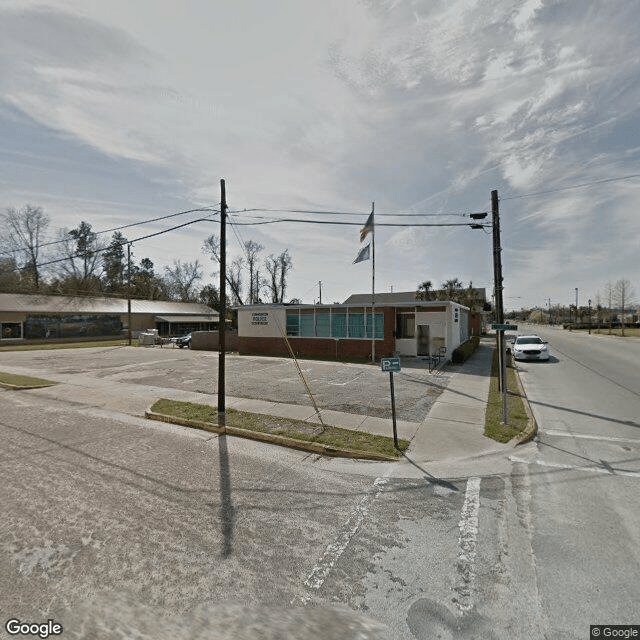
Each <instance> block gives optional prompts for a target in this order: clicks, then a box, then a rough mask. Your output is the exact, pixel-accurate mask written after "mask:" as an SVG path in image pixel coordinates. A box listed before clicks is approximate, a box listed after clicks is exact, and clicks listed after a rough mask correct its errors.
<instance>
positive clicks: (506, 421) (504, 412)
mask: <svg viewBox="0 0 640 640" xmlns="http://www.w3.org/2000/svg"><path fill="white" fill-rule="evenodd" d="M500 333H501V334H502V347H501V348H502V364H501V366H502V371H501V372H500V375H501V376H502V379H503V380H504V383H503V385H502V423H503V424H509V414H508V409H507V402H508V398H507V354H506V353H505V351H506V350H505V344H506V341H505V339H504V331H500Z"/></svg>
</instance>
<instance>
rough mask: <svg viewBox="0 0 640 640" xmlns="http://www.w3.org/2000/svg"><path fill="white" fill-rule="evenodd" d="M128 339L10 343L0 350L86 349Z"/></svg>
mask: <svg viewBox="0 0 640 640" xmlns="http://www.w3.org/2000/svg"><path fill="white" fill-rule="evenodd" d="M128 344H129V342H128V340H95V341H92V342H49V343H42V344H11V345H3V346H2V347H0V351H36V350H40V349H43V350H49V349H86V348H88V347H124V346H127V345H128ZM131 346H132V347H137V346H138V341H137V340H132V341H131Z"/></svg>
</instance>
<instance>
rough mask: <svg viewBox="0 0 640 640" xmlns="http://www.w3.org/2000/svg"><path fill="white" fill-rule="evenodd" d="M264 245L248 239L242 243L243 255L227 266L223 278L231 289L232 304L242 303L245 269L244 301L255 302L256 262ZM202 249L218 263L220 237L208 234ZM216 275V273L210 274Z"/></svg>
mask: <svg viewBox="0 0 640 640" xmlns="http://www.w3.org/2000/svg"><path fill="white" fill-rule="evenodd" d="M263 249H264V247H263V246H262V245H261V244H259V243H257V242H254V241H253V240H248V241H247V242H245V243H244V251H245V255H244V256H241V257H237V258H235V259H234V260H233V261H232V262H231V263H230V264H228V266H227V272H226V273H225V280H226V281H227V284H228V285H229V288H230V289H231V293H232V297H233V304H238V305H240V304H244V301H243V295H242V290H243V285H244V277H243V272H244V271H245V270H247V271H248V272H249V291H248V293H247V297H246V301H247V302H248V303H249V304H251V303H253V302H257V301H258V299H259V292H260V277H259V274H258V270H257V268H256V267H257V263H258V258H259V255H260V252H261V251H262V250H263ZM202 250H203V251H204V252H205V253H206V254H208V255H209V256H210V257H211V259H212V260H213V261H214V262H217V263H218V264H220V239H219V238H218V236H217V235H215V234H212V235H210V236H209V237H208V238H207V239H206V240H205V241H204V245H203V247H202ZM212 275H217V274H212Z"/></svg>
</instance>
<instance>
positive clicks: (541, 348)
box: [512, 336, 549, 360]
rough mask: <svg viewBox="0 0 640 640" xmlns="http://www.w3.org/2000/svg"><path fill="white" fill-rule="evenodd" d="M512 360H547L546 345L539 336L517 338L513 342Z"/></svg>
mask: <svg viewBox="0 0 640 640" xmlns="http://www.w3.org/2000/svg"><path fill="white" fill-rule="evenodd" d="M512 351H513V358H514V360H548V359H549V349H548V347H547V343H546V342H545V341H544V340H543V339H542V338H541V337H540V336H518V337H517V338H516V339H515V340H514V341H513V347H512Z"/></svg>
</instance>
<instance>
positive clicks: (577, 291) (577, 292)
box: [576, 287, 578, 324]
mask: <svg viewBox="0 0 640 640" xmlns="http://www.w3.org/2000/svg"><path fill="white" fill-rule="evenodd" d="M576 324H578V287H576Z"/></svg>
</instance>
